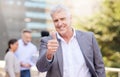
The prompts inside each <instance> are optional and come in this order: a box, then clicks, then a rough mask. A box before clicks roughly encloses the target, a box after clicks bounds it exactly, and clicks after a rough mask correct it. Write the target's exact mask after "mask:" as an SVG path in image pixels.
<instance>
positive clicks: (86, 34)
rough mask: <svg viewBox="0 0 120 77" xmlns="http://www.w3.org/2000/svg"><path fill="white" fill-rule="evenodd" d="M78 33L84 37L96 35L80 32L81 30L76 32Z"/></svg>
mask: <svg viewBox="0 0 120 77" xmlns="http://www.w3.org/2000/svg"><path fill="white" fill-rule="evenodd" d="M76 33H78V34H80V35H82V36H89V37H91V36H93V35H94V33H93V32H85V31H80V30H76Z"/></svg>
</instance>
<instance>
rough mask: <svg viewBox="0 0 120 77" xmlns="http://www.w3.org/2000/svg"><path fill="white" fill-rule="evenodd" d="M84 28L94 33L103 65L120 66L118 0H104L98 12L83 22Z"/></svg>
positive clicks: (114, 76)
mask: <svg viewBox="0 0 120 77" xmlns="http://www.w3.org/2000/svg"><path fill="white" fill-rule="evenodd" d="M85 25H89V26H85ZM84 29H85V30H89V31H92V32H94V33H95V36H96V38H97V40H98V42H99V45H100V48H101V51H102V54H103V60H104V63H105V66H107V67H117V68H120V0H104V1H103V3H102V4H101V7H100V12H99V13H97V14H95V15H94V16H93V17H92V18H90V19H89V20H88V22H87V23H86V24H84ZM108 74H109V76H108V77H117V76H116V74H113V73H108Z"/></svg>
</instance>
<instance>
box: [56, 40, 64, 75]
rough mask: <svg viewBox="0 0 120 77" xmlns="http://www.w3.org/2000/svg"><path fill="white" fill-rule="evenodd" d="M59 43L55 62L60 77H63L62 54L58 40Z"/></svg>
mask: <svg viewBox="0 0 120 77" xmlns="http://www.w3.org/2000/svg"><path fill="white" fill-rule="evenodd" d="M58 42H59V48H58V50H57V53H56V54H57V60H58V65H59V69H60V74H61V76H60V77H63V54H62V47H61V43H60V40H58Z"/></svg>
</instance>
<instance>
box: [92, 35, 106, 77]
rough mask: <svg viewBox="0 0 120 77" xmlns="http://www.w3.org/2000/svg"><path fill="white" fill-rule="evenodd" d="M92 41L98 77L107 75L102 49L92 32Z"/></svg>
mask: <svg viewBox="0 0 120 77" xmlns="http://www.w3.org/2000/svg"><path fill="white" fill-rule="evenodd" d="M92 43H93V51H94V67H95V72H96V73H97V75H98V77H106V76H105V67H104V63H103V59H102V55H101V51H100V49H99V46H98V43H97V41H96V39H95V37H94V34H92Z"/></svg>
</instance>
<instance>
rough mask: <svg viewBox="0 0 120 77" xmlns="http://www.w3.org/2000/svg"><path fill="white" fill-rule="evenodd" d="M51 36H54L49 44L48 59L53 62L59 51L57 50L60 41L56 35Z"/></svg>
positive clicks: (53, 33)
mask: <svg viewBox="0 0 120 77" xmlns="http://www.w3.org/2000/svg"><path fill="white" fill-rule="evenodd" d="M51 36H52V39H51V40H49V41H48V44H47V53H46V57H47V59H48V60H51V59H52V58H53V55H54V53H55V52H56V51H57V48H58V41H57V37H56V33H55V32H52V33H51Z"/></svg>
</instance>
